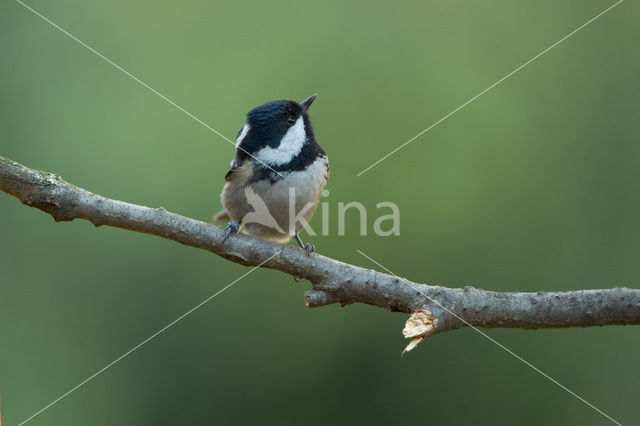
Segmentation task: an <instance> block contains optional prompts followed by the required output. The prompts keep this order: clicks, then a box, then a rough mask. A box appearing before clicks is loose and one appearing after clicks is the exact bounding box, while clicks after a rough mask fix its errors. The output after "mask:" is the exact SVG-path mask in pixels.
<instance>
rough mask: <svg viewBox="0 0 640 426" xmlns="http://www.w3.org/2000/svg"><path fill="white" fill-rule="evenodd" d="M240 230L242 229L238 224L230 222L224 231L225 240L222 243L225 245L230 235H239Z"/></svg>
mask: <svg viewBox="0 0 640 426" xmlns="http://www.w3.org/2000/svg"><path fill="white" fill-rule="evenodd" d="M238 229H240V226H239V225H238V222H229V224H228V225H227V227H226V228H225V229H224V238H223V239H222V242H223V243H224V242H225V241H226V240H227V238H229V235H231V234H237V233H238Z"/></svg>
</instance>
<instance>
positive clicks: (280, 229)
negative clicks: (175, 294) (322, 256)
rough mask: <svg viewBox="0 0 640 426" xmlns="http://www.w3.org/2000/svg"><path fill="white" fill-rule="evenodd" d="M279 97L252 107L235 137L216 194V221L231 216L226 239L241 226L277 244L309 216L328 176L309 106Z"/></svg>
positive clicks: (296, 231) (308, 249) (310, 248)
mask: <svg viewBox="0 0 640 426" xmlns="http://www.w3.org/2000/svg"><path fill="white" fill-rule="evenodd" d="M316 96H318V95H317V94H314V95H311V96H309V97H308V98H306V99H305V100H303V101H302V102H299V103H298V102H296V101H292V100H277V101H271V102H267V103H265V104H262V105H260V106H257V107H255V108H253V109H252V110H251V111H249V112H248V113H247V115H246V122H245V123H244V125H243V126H242V128H241V129H240V131H239V132H238V136H237V138H236V144H235V145H236V152H235V156H234V158H233V160H232V161H231V164H230V165H229V168H228V169H227V173H226V174H225V181H226V182H225V185H224V187H223V189H222V193H221V194H220V197H221V199H222V205H223V207H224V209H223V210H222V211H221V212H219V213H218V214H217V215H216V216H215V217H214V221H216V222H224V221H229V223H228V225H227V227H226V229H225V234H224V240H223V241H226V239H227V238H228V237H229V236H230V235H232V234H234V233H237V232H239V231H244V232H246V233H248V234H250V235H253V236H256V237H260V238H265V239H268V240H272V241H275V242H279V243H287V242H289V241H290V240H291V238H292V237H295V239H296V241H297V242H298V245H299V246H300V248H302V249H304V250H305V251H306V252H307V254H311V253H313V252H314V251H315V247H314V246H313V245H312V244H310V243H306V244H304V243H303V242H302V240H301V239H300V235H299V233H300V231H301V230H302V229H303V228H304V226H305V225H306V224H307V223H308V222H309V221H310V220H311V217H312V216H313V214H314V212H315V210H316V208H317V207H318V204H319V202H320V197H321V195H322V191H323V190H324V187H325V185H326V184H327V180H328V179H329V160H328V158H327V154H326V153H325V152H324V150H323V149H322V148H321V147H320V145H319V144H318V142H317V141H316V138H315V134H314V132H313V127H312V126H311V120H310V118H309V112H308V110H309V107H310V106H311V104H312V103H313V101H314V100H315V99H316Z"/></svg>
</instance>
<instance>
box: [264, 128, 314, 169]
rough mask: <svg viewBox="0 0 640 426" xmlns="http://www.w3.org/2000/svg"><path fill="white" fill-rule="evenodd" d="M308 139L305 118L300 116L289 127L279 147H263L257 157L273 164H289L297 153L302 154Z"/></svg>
mask: <svg viewBox="0 0 640 426" xmlns="http://www.w3.org/2000/svg"><path fill="white" fill-rule="evenodd" d="M306 140H307V134H306V132H305V131H304V120H303V119H302V116H300V118H298V120H297V121H296V123H295V124H294V125H293V126H291V127H289V130H287V133H285V135H284V137H283V138H282V140H281V141H280V145H279V146H278V147H277V148H271V147H266V148H262V149H261V150H260V151H258V152H257V153H256V157H257V158H259V159H260V160H262V161H264V162H265V163H267V164H271V165H272V166H280V165H282V164H287V163H288V162H289V161H291V160H293V159H294V158H295V156H296V155H298V154H300V151H301V150H302V146H303V145H304V143H305V141H306Z"/></svg>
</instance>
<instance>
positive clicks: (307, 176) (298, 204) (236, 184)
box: [222, 156, 329, 235]
mask: <svg viewBox="0 0 640 426" xmlns="http://www.w3.org/2000/svg"><path fill="white" fill-rule="evenodd" d="M255 169H256V168H255V167H254V164H253V161H246V162H245V163H244V164H243V165H242V166H240V168H239V169H238V170H237V171H235V172H234V174H233V178H232V179H230V180H229V181H228V182H227V184H226V185H225V187H224V189H223V191H222V203H223V205H224V207H225V208H226V209H227V211H228V212H229V215H230V216H231V218H232V219H233V220H235V221H239V222H242V221H243V218H244V217H245V216H246V215H247V214H249V213H253V212H255V211H256V208H255V204H256V200H255V197H256V196H257V197H259V200H258V202H260V201H262V202H264V205H265V206H266V207H267V209H268V211H269V214H270V215H271V216H272V217H273V218H274V219H275V221H276V222H277V223H278V224H279V226H280V228H281V229H283V230H293V231H294V232H298V231H299V230H300V229H301V228H302V227H303V226H304V223H301V224H290V221H291V216H292V213H293V216H299V217H302V218H303V219H304V220H305V221H309V220H311V217H312V216H313V213H314V212H315V210H316V208H317V206H318V204H319V202H320V197H321V195H322V190H323V189H324V187H325V185H326V183H327V179H328V177H329V162H328V160H327V158H326V157H325V156H322V157H318V158H317V159H316V160H314V161H313V162H312V163H311V164H310V165H309V166H308V167H307V168H305V169H303V170H298V171H290V172H286V171H283V172H280V173H281V174H282V176H281V177H279V178H278V179H277V180H275V181H273V180H271V179H269V178H265V179H258V180H256V177H257V176H258V174H257V173H256V170H255ZM252 204H253V205H252ZM247 226H248V225H247ZM248 229H250V228H248ZM250 233H251V232H250ZM285 233H286V234H289V235H293V234H292V233H291V232H289V231H285Z"/></svg>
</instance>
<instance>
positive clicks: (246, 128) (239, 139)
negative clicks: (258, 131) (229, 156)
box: [236, 123, 251, 148]
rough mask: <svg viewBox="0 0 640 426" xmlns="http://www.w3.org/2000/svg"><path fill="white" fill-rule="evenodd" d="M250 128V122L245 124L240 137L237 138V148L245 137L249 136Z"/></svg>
mask: <svg viewBox="0 0 640 426" xmlns="http://www.w3.org/2000/svg"><path fill="white" fill-rule="evenodd" d="M250 128H251V126H249V124H248V123H247V124H245V125H244V127H243V128H242V131H241V132H240V134H239V135H238V139H236V148H237V147H238V146H239V145H240V143H241V142H242V140H243V139H244V137H245V136H247V133H249V129H250Z"/></svg>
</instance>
